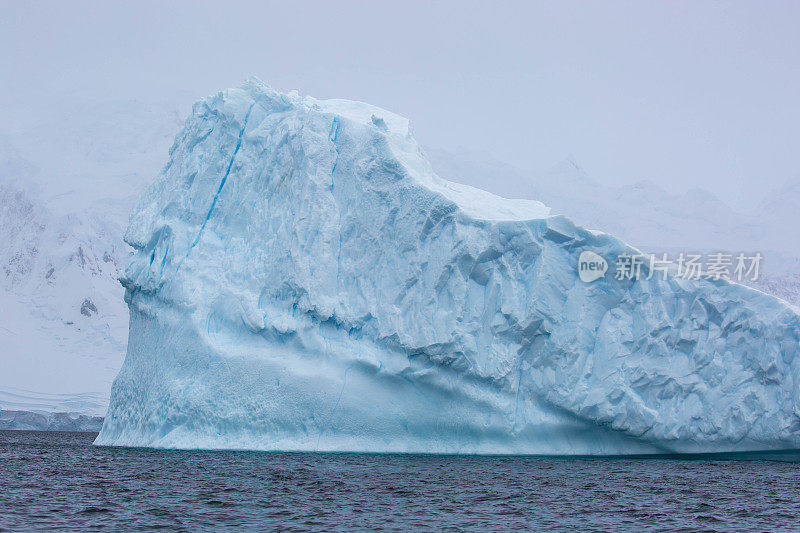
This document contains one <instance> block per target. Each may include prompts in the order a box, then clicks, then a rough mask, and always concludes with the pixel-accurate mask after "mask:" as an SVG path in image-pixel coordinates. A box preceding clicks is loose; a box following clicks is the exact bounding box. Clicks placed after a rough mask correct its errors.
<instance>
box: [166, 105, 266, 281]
mask: <svg viewBox="0 0 800 533" xmlns="http://www.w3.org/2000/svg"><path fill="white" fill-rule="evenodd" d="M257 103H258V100H256V101H254V102H253V103H252V104H250V107H249V108H248V110H247V114H245V116H244V123H243V124H242V129H241V130H239V138H238V139H237V141H236V148H234V149H233V155H231V160H230V161H229V162H228V168H227V169H225V175H224V176H222V181H221V182H220V184H219V187H217V192H216V194H214V199H213V200H212V201H211V207H209V209H208V213H207V214H206V219H205V220H204V221H203V225H202V226H200V231H198V232H197V237H196V238H195V239H194V242H193V243H192V245H191V246H189V249H188V250H186V257H189V253H190V252H191V251H192V249H193V248H194V247H195V246H196V245H197V243H198V242H200V236H201V235H202V234H203V230H205V229H206V224H208V219H209V218H211V213H213V212H214V207H216V205H217V200H218V199H219V193H221V192H222V188H223V187H224V186H225V182H226V181H228V174H230V173H231V168H233V162H234V161H235V160H236V154H238V153H239V148H241V147H242V138H243V137H244V130H245V129H246V128H247V121H248V120H250V112H251V111H253V108H254V107H255V105H256V104H257ZM178 268H180V265H178Z"/></svg>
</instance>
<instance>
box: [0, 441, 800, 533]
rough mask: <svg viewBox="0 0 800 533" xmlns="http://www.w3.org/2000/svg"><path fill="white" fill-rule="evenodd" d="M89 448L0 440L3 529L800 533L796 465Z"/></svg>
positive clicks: (740, 458)
mask: <svg viewBox="0 0 800 533" xmlns="http://www.w3.org/2000/svg"><path fill="white" fill-rule="evenodd" d="M94 437H95V434H92V433H47V432H23V431H5V432H0V530H25V531H30V530H45V529H66V530H96V529H112V530H125V531H136V530H151V529H154V528H165V529H170V530H192V531H197V530H201V531H202V530H207V531H221V530H223V531H224V530H230V529H248V530H253V529H260V530H274V529H278V530H283V531H305V530H315V531H317V530H325V531H329V530H338V531H359V530H369V529H382V530H394V531H409V530H417V529H425V530H433V531H481V532H483V533H485V532H487V531H500V530H519V529H527V530H561V531H574V530H580V531H586V530H598V531H620V530H631V531H675V530H692V531H697V530H704V531H754V530H757V531H780V530H787V531H796V530H800V454H798V453H784V454H774V455H737V456H727V457H725V456H715V457H708V456H707V457H694V458H691V459H690V460H686V459H675V458H665V457H661V458H638V459H636V458H625V459H621V458H605V459H595V458H592V459H589V458H584V459H574V458H573V459H563V458H547V457H450V456H403V455H360V454H291V453H283V454H282V453H257V452H185V451H156V450H143V449H120V448H101V447H96V446H92V441H93V440H94Z"/></svg>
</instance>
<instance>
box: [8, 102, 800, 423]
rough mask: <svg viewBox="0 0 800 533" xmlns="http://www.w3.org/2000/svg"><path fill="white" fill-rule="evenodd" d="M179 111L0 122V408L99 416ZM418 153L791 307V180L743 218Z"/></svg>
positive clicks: (94, 112) (454, 174) (75, 113)
mask: <svg viewBox="0 0 800 533" xmlns="http://www.w3.org/2000/svg"><path fill="white" fill-rule="evenodd" d="M187 113H188V104H187V103H174V102H161V103H157V104H152V103H144V102H139V101H108V102H103V103H99V104H98V103H95V102H91V101H89V100H86V101H81V100H80V98H78V97H70V98H65V100H64V101H63V102H58V103H55V104H50V108H49V109H47V110H43V112H42V113H41V114H40V117H41V118H40V120H39V121H38V122H36V123H32V124H29V125H27V126H26V127H25V128H24V129H21V130H15V131H5V130H3V129H2V126H0V233H1V234H2V235H3V238H2V240H0V265H1V266H2V272H0V313H1V314H2V316H3V320H2V323H1V324H0V346H2V348H0V353H1V354H2V355H0V367H2V371H0V408H2V409H4V410H14V409H19V410H35V411H42V412H55V411H72V412H82V413H86V414H99V415H102V414H104V411H105V406H106V403H107V398H108V393H109V389H110V386H111V382H112V380H113V378H114V376H115V375H116V373H117V371H118V369H119V367H120V365H121V364H122V360H123V358H124V355H125V346H126V342H127V328H128V316H127V307H126V306H125V304H124V302H123V299H122V296H123V292H124V291H123V289H122V287H121V286H120V285H119V282H118V281H117V277H118V275H119V273H120V271H121V270H122V269H124V267H125V264H126V262H127V260H128V257H129V254H130V250H129V248H128V246H127V245H126V244H125V243H124V242H123V241H122V234H123V232H124V228H125V226H126V224H127V220H128V214H129V212H130V211H131V209H132V207H133V205H134V203H135V201H136V198H137V197H138V195H139V194H140V192H141V191H142V190H143V188H144V186H145V185H146V184H147V183H148V182H149V181H150V180H152V179H154V178H155V176H156V175H157V174H158V172H159V170H160V168H161V167H162V166H163V165H164V163H165V162H166V161H167V154H168V150H169V147H170V146H171V144H172V140H173V138H174V136H175V134H176V133H177V132H178V131H179V129H180V128H181V126H182V124H183V117H185V116H186V115H187ZM412 119H413V117H412ZM422 141H424V139H422ZM426 152H427V155H428V156H429V158H430V160H431V163H432V164H433V167H434V169H435V170H436V171H437V172H438V173H439V174H440V176H441V177H443V178H445V179H449V180H452V181H457V182H461V183H465V184H468V185H473V186H475V187H479V188H482V189H486V190H489V191H491V192H493V193H495V194H498V195H500V196H505V197H511V198H527V199H535V200H540V201H542V202H544V203H545V204H546V205H548V206H550V207H551V208H552V210H553V213H554V214H565V215H567V216H569V217H570V218H572V219H573V220H574V221H575V222H576V223H577V224H579V225H582V226H584V227H587V228H590V229H595V230H600V231H604V232H608V233H612V234H614V235H616V236H618V237H620V238H621V239H622V240H624V241H627V242H628V243H630V244H632V245H634V246H636V247H638V248H640V249H642V250H644V251H648V252H650V251H652V252H679V251H686V252H689V251H718V250H725V251H729V252H733V253H737V252H748V253H750V252H756V251H758V252H761V253H762V254H763V255H764V263H763V270H762V279H761V280H759V281H758V282H756V283H754V284H753V285H754V286H756V287H757V288H759V289H761V290H764V291H765V292H769V293H771V294H774V295H776V296H779V297H781V298H783V299H785V300H787V301H789V302H790V303H793V304H795V305H798V304H800V259H799V258H800V246H799V245H798V243H800V239H798V232H799V230H798V229H797V228H800V212H798V208H797V206H800V176H799V177H798V178H796V179H795V180H793V181H790V182H788V183H787V184H786V185H785V186H784V187H783V188H782V189H780V190H777V191H771V192H765V197H764V199H763V200H762V199H760V198H754V199H753V206H752V209H751V210H749V211H748V212H744V213H743V212H737V211H735V210H733V209H731V208H730V207H729V206H728V205H726V204H725V203H724V202H722V201H721V200H719V199H718V198H717V196H716V195H715V194H714V193H713V192H712V191H707V190H704V189H695V190H691V191H687V192H685V193H684V194H682V195H677V196H676V195H671V194H669V193H667V192H666V191H665V190H664V189H663V188H661V187H660V186H659V185H658V184H656V183H649V182H642V183H639V184H637V185H635V186H632V187H607V186H604V185H602V184H600V183H598V182H597V181H595V180H593V179H592V177H591V176H590V175H588V174H587V173H586V172H585V171H584V170H582V169H581V167H580V164H579V162H576V161H574V160H572V159H569V158H568V159H565V161H564V162H563V163H561V164H560V165H558V166H556V167H555V168H553V169H550V170H547V171H529V170H523V169H520V168H516V167H513V166H511V165H508V164H505V163H503V162H502V161H498V160H496V159H494V158H492V157H491V156H490V155H489V154H485V153H476V152H469V151H456V152H449V151H445V150H440V149H436V148H433V147H428V148H426ZM535 166H536V162H531V167H535ZM642 173H643V175H646V171H645V170H644V169H643V172H642Z"/></svg>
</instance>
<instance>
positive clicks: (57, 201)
mask: <svg viewBox="0 0 800 533" xmlns="http://www.w3.org/2000/svg"><path fill="white" fill-rule="evenodd" d="M181 123H182V120H180V118H179V115H178V114H177V113H176V112H174V111H173V110H172V109H171V108H169V107H167V106H150V105H145V104H141V103H139V102H109V103H105V104H102V105H93V104H91V103H86V102H80V101H77V102H75V101H71V102H69V104H68V105H64V106H61V107H57V111H56V112H53V113H52V114H46V115H44V116H43V118H42V119H41V121H40V122H37V123H34V124H31V125H30V127H29V128H28V129H24V130H21V131H10V132H3V133H2V135H0V232H1V233H2V235H3V239H2V241H0V267H1V268H2V272H0V309H1V310H2V313H1V314H2V323H0V346H2V348H0V350H1V351H2V356H0V365H1V366H2V371H0V408H5V409H10V408H13V409H19V410H26V409H27V410H34V411H43V412H52V411H54V410H56V409H59V408H63V407H64V406H70V407H71V408H73V409H75V410H77V411H79V412H84V413H88V414H103V413H104V411H105V404H106V402H107V398H108V393H109V389H110V385H111V381H112V380H113V378H114V376H115V375H116V373H117V371H118V370H119V366H120V364H121V363H122V358H123V354H124V352H125V345H126V342H127V326H128V319H127V317H128V314H127V309H126V307H125V305H124V302H123V301H122V295H123V291H122V288H121V287H120V285H119V282H118V281H117V277H118V275H119V272H120V268H122V267H124V264H125V263H126V262H127V260H128V256H129V247H128V246H127V245H126V244H125V243H124V242H123V241H122V233H123V228H124V226H125V225H126V224H127V219H128V213H129V212H130V210H131V208H132V206H133V204H134V202H135V200H136V198H137V196H138V195H139V193H140V191H141V190H142V188H143V187H144V186H145V185H146V184H147V183H148V182H149V181H150V179H152V177H153V176H154V175H155V174H157V172H158V170H159V168H160V166H161V165H162V164H163V160H164V157H165V156H166V154H167V151H168V147H169V146H170V144H171V142H172V138H173V136H174V133H175V131H176V130H177V129H178V128H179V127H180V125H181ZM20 390H22V391H24V394H20V393H19V392H20ZM49 394H57V395H59V397H61V398H67V399H68V398H71V400H70V401H65V402H60V403H52V402H47V401H43V398H46V397H48V395H49ZM11 398H14V400H13V401H11ZM87 398H91V401H87V400H86V399H87Z"/></svg>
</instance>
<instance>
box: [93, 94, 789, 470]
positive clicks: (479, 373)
mask: <svg viewBox="0 0 800 533" xmlns="http://www.w3.org/2000/svg"><path fill="white" fill-rule="evenodd" d="M126 240H127V241H128V242H129V243H130V244H131V245H132V246H133V247H134V248H135V249H136V254H135V257H134V259H133V260H132V262H131V264H130V266H129V267H128V269H127V271H126V273H125V275H124V278H123V280H122V281H123V284H124V285H125V288H126V300H127V302H128V304H129V307H130V311H131V317H130V335H129V343H128V353H127V356H126V360H125V363H124V365H123V368H122V370H121V371H120V374H119V375H118V377H117V378H116V380H115V382H114V385H113V388H112V397H111V404H110V407H109V410H108V415H107V417H106V420H105V424H104V426H103V430H102V432H101V433H100V436H99V437H98V439H97V443H98V444H110V445H134V446H153V447H178V448H238V449H262V450H338V451H377V452H433V453H436V452H441V453H530V454H538V453H546V454H602V453H648V452H663V451H679V452H689V451H722V450H756V449H758V450H761V449H778V448H798V447H800V394H799V393H798V384H797V380H798V376H799V375H800V374H799V373H798V371H799V370H800V362H799V361H800V357H798V351H800V318H799V317H798V315H797V313H796V312H795V311H794V310H792V309H791V308H789V307H788V306H787V305H786V304H784V303H782V302H780V301H779V300H777V299H775V298H772V297H769V296H766V295H764V294H762V293H759V292H756V291H753V290H750V289H747V288H745V287H741V286H737V285H731V284H728V283H726V282H723V281H720V282H711V281H699V282H694V281H686V280H681V279H676V278H669V279H667V280H662V279H660V277H659V276H654V277H653V278H652V279H650V280H646V279H640V280H637V281H630V280H629V281H617V280H615V279H614V277H613V275H612V274H613V273H611V272H610V273H607V274H606V276H605V277H603V278H601V279H599V280H597V281H594V282H592V283H584V282H582V281H580V280H579V278H578V275H577V271H576V265H577V261H578V256H579V255H580V254H581V252H583V251H585V250H591V251H593V252H595V253H597V254H599V255H600V256H602V257H606V258H614V257H616V256H618V255H619V254H621V253H623V252H626V251H627V252H630V251H632V250H631V249H629V248H628V247H627V246H626V245H624V244H623V243H621V242H620V241H618V240H616V239H614V238H613V237H610V236H608V235H605V234H597V233H594V232H590V231H587V230H584V229H581V228H579V227H576V226H574V225H573V224H572V223H571V222H570V221H569V220H567V219H566V218H563V217H550V216H548V210H547V208H545V207H544V206H543V205H542V204H540V203H538V202H533V201H527V200H505V199H501V198H498V197H495V196H493V195H491V194H489V193H485V192H483V191H480V190H478V189H473V188H470V187H467V186H464V185H456V184H453V183H449V182H446V181H443V180H441V179H439V178H438V177H437V176H436V175H435V174H434V173H433V172H432V171H431V169H430V166H429V165H428V163H427V162H426V160H425V158H424V156H423V155H422V153H421V152H420V150H419V148H418V147H417V144H416V142H415V141H414V139H413V138H412V137H411V135H410V133H409V130H408V123H407V121H406V120H404V119H402V118H400V117H398V116H396V115H393V114H391V113H389V112H386V111H384V110H381V109H377V108H374V107H371V106H368V105H366V104H360V103H353V102H346V101H318V100H314V99H312V98H302V97H299V96H297V95H296V94H288V95H284V94H279V93H277V92H275V91H273V90H271V89H270V88H268V87H266V86H264V85H263V84H261V83H260V82H258V81H256V80H251V81H249V82H247V83H246V84H245V85H244V86H242V87H241V88H238V89H233V90H229V91H225V92H223V93H220V94H219V95H217V96H215V97H212V98H209V99H206V100H204V101H201V102H200V103H198V104H196V105H195V108H194V110H193V114H192V116H191V117H190V118H189V120H188V121H187V123H186V127H185V129H184V130H183V132H182V133H180V134H179V136H178V137H177V139H176V141H175V144H174V146H173V148H172V150H171V157H170V160H169V163H168V164H167V166H166V167H165V169H164V171H163V173H162V175H161V176H160V178H159V179H158V180H157V181H156V182H155V183H154V184H153V185H152V186H151V187H150V189H149V191H148V192H147V193H146V194H145V196H144V197H143V198H142V200H141V202H140V204H139V206H138V207H137V209H136V210H135V211H134V213H133V215H132V218H131V223H130V227H129V229H128V232H127V235H126ZM645 272H646V269H645Z"/></svg>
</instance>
